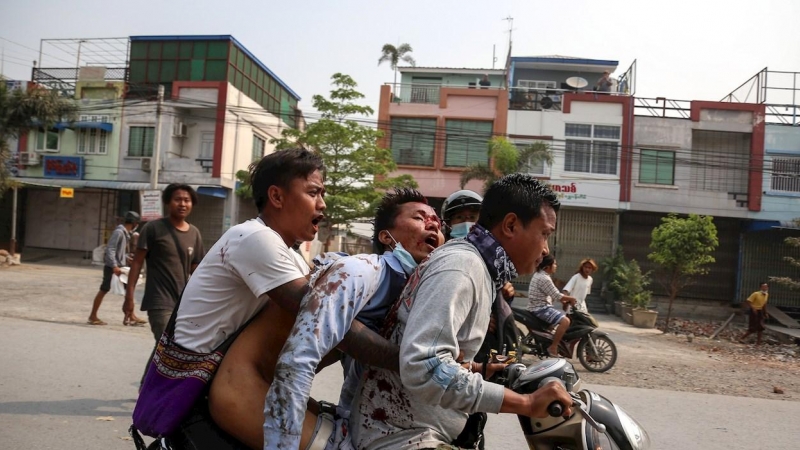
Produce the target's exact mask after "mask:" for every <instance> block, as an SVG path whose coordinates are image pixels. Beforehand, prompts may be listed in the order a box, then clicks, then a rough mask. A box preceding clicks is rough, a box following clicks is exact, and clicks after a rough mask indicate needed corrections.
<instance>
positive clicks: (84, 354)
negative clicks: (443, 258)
mask: <svg viewBox="0 0 800 450" xmlns="http://www.w3.org/2000/svg"><path fill="white" fill-rule="evenodd" d="M101 276H102V272H101V271H100V270H99V269H97V268H86V267H77V268H76V267H59V266H44V265H28V266H25V267H22V268H12V269H0V343H2V344H3V350H4V351H3V353H2V356H0V449H6V448H9V449H10V448H26V449H27V448H30V449H72V448H81V449H88V450H95V449H96V450H101V449H103V450H105V449H111V450H116V449H120V450H123V449H127V450H130V449H132V448H133V443H132V442H130V441H128V440H125V439H126V438H127V431H126V430H127V427H128V425H129V423H130V413H131V411H132V409H133V405H134V401H135V398H136V387H137V384H138V380H139V377H140V376H141V371H142V370H143V367H144V363H145V360H146V358H147V357H148V356H149V354H150V351H151V350H152V345H153V338H152V336H151V335H150V330H149V329H147V328H136V329H131V328H129V327H122V325H121V323H118V322H120V321H121V316H122V314H121V312H119V305H120V302H121V298H120V297H114V296H109V297H108V298H107V300H106V303H104V307H103V309H101V317H103V318H104V319H105V320H107V321H108V322H109V325H108V326H106V327H92V326H88V325H85V320H86V316H87V315H88V311H89V308H90V306H91V298H92V296H93V295H94V293H95V292H96V289H97V285H98V284H99V282H100V278H101ZM103 311H105V313H104V312H103ZM117 316H119V317H118V318H119V319H120V321H116V320H113V319H114V318H115V317H117ZM627 330H631V329H630V328H628V329H627ZM614 331H615V334H614V336H615V337H614V338H615V340H635V339H636V334H635V333H631V332H627V333H626V331H625V330H623V329H620V330H614ZM340 384H341V374H340V371H339V370H336V368H335V367H333V368H329V369H326V370H325V371H323V372H322V374H321V375H320V376H318V377H317V379H316V381H315V383H314V389H313V392H312V395H313V396H314V397H315V398H321V399H326V400H330V401H335V400H336V399H337V398H338V389H339V386H340ZM591 389H593V390H596V391H597V392H599V393H601V394H603V395H606V396H607V397H608V398H610V399H612V400H613V401H615V402H616V403H618V404H619V405H621V406H623V407H624V408H625V409H626V410H627V411H628V412H629V413H631V415H632V416H633V417H635V418H636V419H637V420H639V421H640V422H641V423H642V424H643V425H644V426H645V428H646V429H647V430H648V431H649V433H650V436H651V438H652V439H653V441H654V446H653V448H654V449H664V450H673V449H684V450H689V449H708V450H717V449H719V450H723V449H724V450H736V449H742V450H744V449H747V450H750V449H753V448H768V449H787V450H788V449H796V448H799V447H798V444H797V443H798V442H800V429H798V427H797V425H796V419H797V417H800V402H785V401H777V400H763V399H753V398H743V397H730V396H720V395H707V394H694V393H684V392H669V391H658V390H645V389H635V388H622V387H612V386H592V387H591ZM109 417H110V418H111V419H113V420H106V419H108V418H109ZM98 418H102V419H103V420H98ZM487 434H488V444H489V445H488V448H490V449H497V448H505V449H509V450H510V449H523V448H526V445H525V440H524V438H523V436H522V435H521V434H520V432H519V425H518V423H517V420H516V418H515V417H510V416H492V417H490V419H489V425H488V429H487Z"/></svg>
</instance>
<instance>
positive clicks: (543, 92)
mask: <svg viewBox="0 0 800 450" xmlns="http://www.w3.org/2000/svg"><path fill="white" fill-rule="evenodd" d="M569 93H582V94H593V95H597V96H600V95H615V96H620V95H621V96H626V97H627V96H628V94H626V93H624V92H603V91H592V90H586V89H555V88H531V87H513V88H511V89H509V103H508V109H510V110H514V111H519V110H529V111H544V110H553V111H560V110H561V103H562V101H563V99H564V94H569Z"/></svg>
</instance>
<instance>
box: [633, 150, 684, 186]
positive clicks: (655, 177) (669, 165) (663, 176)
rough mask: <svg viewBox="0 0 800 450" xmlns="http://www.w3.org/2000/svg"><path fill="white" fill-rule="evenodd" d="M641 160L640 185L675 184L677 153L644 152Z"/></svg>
mask: <svg viewBox="0 0 800 450" xmlns="http://www.w3.org/2000/svg"><path fill="white" fill-rule="evenodd" d="M640 156H641V158H640V159H639V183H646V184H665V185H673V184H675V152H673V151H670V150H642V151H641V154H640Z"/></svg>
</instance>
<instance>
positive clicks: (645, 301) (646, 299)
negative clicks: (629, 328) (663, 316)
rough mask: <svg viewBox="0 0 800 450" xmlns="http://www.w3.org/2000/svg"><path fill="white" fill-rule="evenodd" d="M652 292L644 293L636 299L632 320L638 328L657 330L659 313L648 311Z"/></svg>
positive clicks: (652, 310)
mask: <svg viewBox="0 0 800 450" xmlns="http://www.w3.org/2000/svg"><path fill="white" fill-rule="evenodd" d="M651 295H652V293H651V292H650V291H642V292H640V293H639V294H638V295H636V296H635V297H634V300H633V302H634V303H633V311H632V316H631V319H632V320H633V326H635V327H636V328H655V327H656V319H658V311H656V310H654V309H648V307H649V306H650V298H651Z"/></svg>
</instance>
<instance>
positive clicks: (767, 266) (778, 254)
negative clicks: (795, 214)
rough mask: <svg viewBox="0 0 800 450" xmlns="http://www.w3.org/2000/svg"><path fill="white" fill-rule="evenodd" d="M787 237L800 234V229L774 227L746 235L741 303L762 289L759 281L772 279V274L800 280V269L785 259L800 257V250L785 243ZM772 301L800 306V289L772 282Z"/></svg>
mask: <svg viewBox="0 0 800 450" xmlns="http://www.w3.org/2000/svg"><path fill="white" fill-rule="evenodd" d="M787 237H800V231H799V230H778V229H773V230H765V231H755V232H750V233H747V234H745V235H744V246H743V247H744V248H743V251H742V275H741V277H740V286H739V296H738V297H739V298H737V299H736V301H737V302H742V301H744V300H745V299H746V298H747V296H748V295H750V294H751V293H753V292H754V291H757V290H758V288H759V284H761V283H762V282H764V281H768V280H769V278H770V277H790V278H792V279H794V280H799V279H800V269H798V268H796V267H792V266H791V265H790V264H789V263H788V262H786V261H784V259H783V258H784V257H786V256H791V257H793V258H797V259H800V249H798V248H794V247H790V246H788V245H786V244H785V243H784V240H785V239H786V238H787ZM769 303H771V304H773V305H776V306H794V307H800V292H798V291H791V290H789V288H787V287H785V286H781V285H779V284H778V283H770V286H769Z"/></svg>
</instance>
